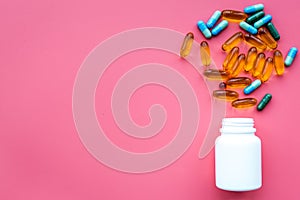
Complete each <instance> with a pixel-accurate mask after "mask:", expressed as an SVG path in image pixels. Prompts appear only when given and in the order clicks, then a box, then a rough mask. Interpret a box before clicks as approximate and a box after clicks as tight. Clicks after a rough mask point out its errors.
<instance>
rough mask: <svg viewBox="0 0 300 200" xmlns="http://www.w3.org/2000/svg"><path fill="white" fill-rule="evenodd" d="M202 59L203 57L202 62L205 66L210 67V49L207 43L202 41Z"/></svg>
mask: <svg viewBox="0 0 300 200" xmlns="http://www.w3.org/2000/svg"><path fill="white" fill-rule="evenodd" d="M200 57H201V62H202V64H203V65H204V66H209V65H210V63H211V58H210V49H209V45H208V43H207V42H206V41H202V42H201V43H200Z"/></svg>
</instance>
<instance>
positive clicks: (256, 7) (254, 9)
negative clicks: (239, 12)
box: [244, 3, 264, 14]
mask: <svg viewBox="0 0 300 200" xmlns="http://www.w3.org/2000/svg"><path fill="white" fill-rule="evenodd" d="M263 9H264V4H261V3H260V4H255V5H251V6H247V7H246V8H244V12H245V13H247V14H250V13H255V12H258V11H261V10H263Z"/></svg>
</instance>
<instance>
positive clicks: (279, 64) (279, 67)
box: [273, 50, 284, 76]
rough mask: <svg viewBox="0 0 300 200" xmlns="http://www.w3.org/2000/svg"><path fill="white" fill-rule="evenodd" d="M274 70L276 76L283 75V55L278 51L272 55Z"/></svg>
mask: <svg viewBox="0 0 300 200" xmlns="http://www.w3.org/2000/svg"><path fill="white" fill-rule="evenodd" d="M273 60H274V68H275V71H276V74H277V75H279V76H280V75H282V74H283V73H284V60H283V55H282V53H281V52H280V51H279V50H276V51H274V53H273Z"/></svg>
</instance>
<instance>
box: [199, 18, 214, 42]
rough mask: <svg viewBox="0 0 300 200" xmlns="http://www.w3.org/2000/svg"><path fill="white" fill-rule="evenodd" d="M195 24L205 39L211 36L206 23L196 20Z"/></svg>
mask: <svg viewBox="0 0 300 200" xmlns="http://www.w3.org/2000/svg"><path fill="white" fill-rule="evenodd" d="M197 26H198V29H199V30H200V31H201V33H202V34H203V35H204V37H205V38H207V39H209V38H211V36H212V35H211V32H210V30H209V29H208V28H207V26H206V24H205V23H204V22H203V21H198V23H197Z"/></svg>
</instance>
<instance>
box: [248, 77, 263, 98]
mask: <svg viewBox="0 0 300 200" xmlns="http://www.w3.org/2000/svg"><path fill="white" fill-rule="evenodd" d="M259 86H261V80H259V79H256V80H255V81H253V82H252V83H251V84H250V85H248V86H247V87H245V88H244V94H246V95H248V94H251V93H252V92H254V91H255V90H256V89H257V88H259Z"/></svg>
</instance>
